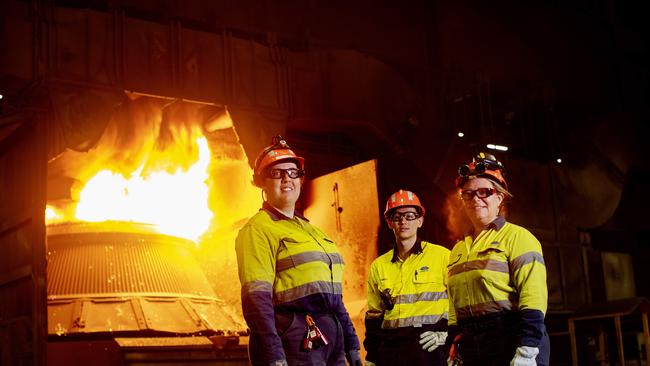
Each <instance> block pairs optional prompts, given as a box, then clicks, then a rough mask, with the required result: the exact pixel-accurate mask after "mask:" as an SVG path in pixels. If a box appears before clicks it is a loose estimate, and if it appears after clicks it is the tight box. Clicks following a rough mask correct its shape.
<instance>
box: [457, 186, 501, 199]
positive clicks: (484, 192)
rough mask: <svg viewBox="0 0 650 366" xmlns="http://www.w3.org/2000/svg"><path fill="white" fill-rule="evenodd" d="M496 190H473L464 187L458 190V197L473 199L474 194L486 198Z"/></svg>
mask: <svg viewBox="0 0 650 366" xmlns="http://www.w3.org/2000/svg"><path fill="white" fill-rule="evenodd" d="M496 192H497V190H496V189H494V188H479V189H475V190H471V189H464V190H462V191H460V198H462V199H463V201H471V200H472V199H474V196H476V197H478V198H487V197H490V196H491V195H493V194H495V193H496Z"/></svg>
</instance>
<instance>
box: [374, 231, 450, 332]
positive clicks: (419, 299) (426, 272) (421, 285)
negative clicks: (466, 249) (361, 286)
mask: <svg viewBox="0 0 650 366" xmlns="http://www.w3.org/2000/svg"><path fill="white" fill-rule="evenodd" d="M419 245H420V246H421V248H422V250H421V251H420V252H419V253H412V254H411V255H409V257H408V258H407V259H406V260H401V259H399V257H398V256H397V255H395V250H396V249H393V250H391V251H389V252H387V253H385V254H383V255H381V256H380V257H378V258H377V259H375V260H374V261H373V262H372V265H371V267H370V275H369V277H368V313H367V315H366V316H367V317H383V322H382V328H384V329H388V328H401V327H410V326H415V327H419V326H422V325H424V324H436V323H438V322H439V321H440V320H442V319H447V316H448V315H447V312H448V309H449V300H448V298H447V263H448V260H449V249H447V248H444V247H442V246H439V245H435V244H431V243H428V242H426V241H420V242H419ZM382 294H383V295H382ZM382 296H383V297H384V300H382ZM385 301H389V302H392V303H393V308H392V309H390V310H389V309H387V303H386V302H385Z"/></svg>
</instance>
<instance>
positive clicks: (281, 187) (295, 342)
mask: <svg viewBox="0 0 650 366" xmlns="http://www.w3.org/2000/svg"><path fill="white" fill-rule="evenodd" d="M304 164H305V161H304V159H303V158H302V157H300V156H298V155H296V154H295V153H294V152H293V150H291V148H290V147H289V145H288V144H287V142H286V141H285V140H284V139H283V138H282V137H281V136H276V137H274V138H273V141H272V143H271V145H270V146H268V147H266V148H265V149H264V150H262V152H261V153H260V154H259V156H258V157H257V159H256V161H255V168H254V171H253V182H254V184H255V185H256V186H258V187H260V188H262V192H263V196H264V197H265V201H264V204H263V205H262V208H261V209H260V211H259V212H258V213H257V214H256V215H254V216H253V217H252V218H251V219H250V220H249V221H248V222H247V223H246V225H244V227H243V228H242V229H241V230H240V231H239V234H238V236H237V240H236V246H235V250H236V252H237V264H238V269H239V279H240V282H241V285H242V290H241V299H242V309H243V312H244V318H245V319H246V322H247V324H248V326H249V328H250V331H251V333H250V341H249V357H250V360H251V363H252V364H253V365H264V366H268V365H273V366H283V365H326V366H329V365H332V366H333V365H345V362H346V358H347V360H348V362H349V363H350V364H351V365H353V366H361V358H360V355H359V348H360V345H359V340H358V338H357V335H356V333H355V330H354V327H353V325H352V321H351V320H350V316H349V315H348V312H347V310H346V309H345V307H344V305H343V299H342V280H343V258H342V257H341V254H340V252H339V250H338V248H337V246H336V244H335V243H334V242H333V241H332V240H331V239H329V237H328V236H327V235H326V234H325V233H323V232H322V231H321V230H319V229H318V228H316V227H315V226H313V225H311V224H310V222H309V220H307V219H306V218H305V217H304V216H303V215H302V214H301V213H300V212H298V211H296V201H297V200H298V198H299V197H300V192H301V189H302V184H303V180H304V174H305V171H304Z"/></svg>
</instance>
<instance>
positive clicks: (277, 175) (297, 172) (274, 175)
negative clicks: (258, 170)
mask: <svg viewBox="0 0 650 366" xmlns="http://www.w3.org/2000/svg"><path fill="white" fill-rule="evenodd" d="M284 174H286V175H287V177H289V178H291V179H296V178H300V177H302V176H303V175H305V171H304V170H302V169H296V168H289V169H271V170H269V172H268V174H267V175H266V176H267V178H271V179H282V176H283V175H284Z"/></svg>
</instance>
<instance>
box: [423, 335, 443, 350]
mask: <svg viewBox="0 0 650 366" xmlns="http://www.w3.org/2000/svg"><path fill="white" fill-rule="evenodd" d="M446 340H447V332H432V331H426V332H424V333H422V334H420V344H422V345H423V346H422V349H423V350H425V351H428V352H433V351H434V350H435V349H436V348H438V346H442V345H443V344H445V341H446Z"/></svg>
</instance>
